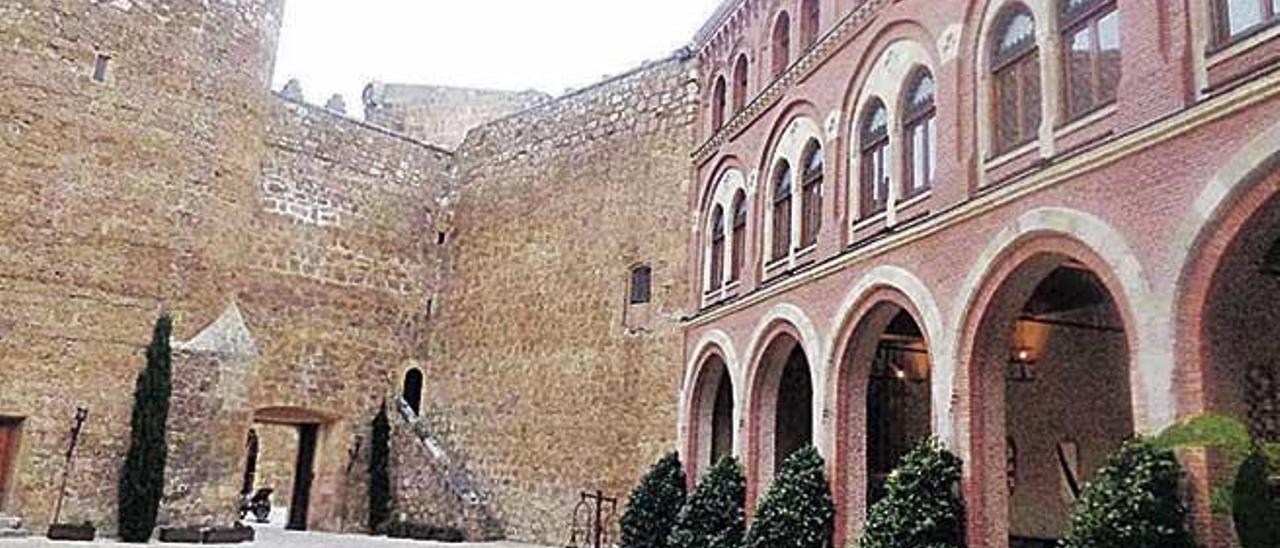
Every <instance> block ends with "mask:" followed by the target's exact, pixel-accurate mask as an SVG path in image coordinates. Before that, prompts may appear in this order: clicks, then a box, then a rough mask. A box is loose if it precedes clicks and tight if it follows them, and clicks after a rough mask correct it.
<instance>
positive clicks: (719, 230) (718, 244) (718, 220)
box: [708, 205, 725, 291]
mask: <svg viewBox="0 0 1280 548" xmlns="http://www.w3.org/2000/svg"><path fill="white" fill-rule="evenodd" d="M724 246H725V241H724V208H723V207H721V206H718V205H717V206H716V209H715V212H714V213H712V214H711V253H710V256H709V257H708V259H709V262H710V263H711V264H710V265H709V267H710V269H711V272H710V282H711V283H710V286H711V290H713V291H714V290H716V289H720V286H722V285H724V251H725V247H724Z"/></svg>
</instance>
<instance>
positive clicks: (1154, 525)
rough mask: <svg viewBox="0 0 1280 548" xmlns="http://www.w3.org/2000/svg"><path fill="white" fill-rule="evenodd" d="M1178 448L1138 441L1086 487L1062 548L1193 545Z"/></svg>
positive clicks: (1174, 547)
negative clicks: (1181, 488)
mask: <svg viewBox="0 0 1280 548" xmlns="http://www.w3.org/2000/svg"><path fill="white" fill-rule="evenodd" d="M1181 478H1182V467H1181V466H1180V465H1179V464H1178V461H1177V459H1175V458H1174V456H1173V452H1171V451H1168V450H1163V449H1157V448H1156V447H1155V446H1153V445H1152V444H1150V443H1148V442H1146V441H1142V440H1135V441H1130V442H1127V443H1125V444H1124V446H1123V447H1121V448H1120V450H1119V451H1118V452H1116V453H1115V454H1114V455H1112V456H1111V457H1110V458H1108V459H1107V464H1106V465H1105V466H1103V468H1102V469H1101V470H1099V471H1098V474H1097V477H1095V478H1094V480H1093V481H1091V482H1090V483H1089V485H1088V486H1086V487H1085V489H1084V493H1082V494H1081V496H1080V500H1079V501H1078V502H1077V503H1076V507H1075V509H1074V510H1073V513H1072V516H1071V528H1070V530H1069V531H1068V532H1067V536H1066V538H1065V539H1063V541H1062V547H1063V548H1194V546H1195V543H1194V541H1192V539H1191V534H1190V532H1189V531H1188V530H1187V526H1186V521H1187V509H1186V507H1185V506H1184V505H1183V504H1182V498H1181V497H1180V496H1179V491H1178V484H1179V481H1180V480H1181Z"/></svg>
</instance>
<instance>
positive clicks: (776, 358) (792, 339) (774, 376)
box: [741, 304, 826, 507]
mask: <svg viewBox="0 0 1280 548" xmlns="http://www.w3.org/2000/svg"><path fill="white" fill-rule="evenodd" d="M751 341H752V343H751V347H750V348H749V349H748V351H747V353H745V354H744V356H747V359H748V360H750V361H749V362H748V366H747V375H746V377H745V379H746V382H745V386H744V388H745V392H746V397H745V399H744V405H743V406H742V407H743V410H744V413H745V415H744V419H745V420H744V422H745V431H744V435H743V436H741V437H742V438H743V441H742V452H741V454H742V455H743V456H744V459H743V460H744V464H745V465H746V470H747V503H748V507H751V506H754V503H755V501H756V499H757V497H758V496H759V495H760V494H761V493H762V492H763V488H764V487H765V486H767V485H768V484H769V483H770V482H771V481H772V479H773V474H774V467H775V466H776V464H777V462H776V461H775V459H774V444H775V441H776V438H775V437H774V434H775V431H774V425H775V416H776V414H777V411H778V396H779V386H780V385H781V383H782V381H783V376H784V373H785V372H786V369H787V368H788V366H789V365H790V364H789V363H788V362H789V361H790V360H789V357H790V356H792V355H793V354H796V353H798V354H799V355H801V356H803V358H804V360H805V366H806V369H807V370H808V377H807V379H805V380H807V381H808V383H807V384H808V386H809V388H810V391H811V392H810V398H811V401H810V402H809V403H810V407H809V409H808V410H807V411H808V413H807V414H808V415H809V417H810V421H811V423H810V428H809V432H810V435H811V439H812V440H813V442H814V443H815V444H816V445H817V446H818V450H819V451H820V452H823V455H824V456H826V453H825V450H824V448H823V447H822V444H820V443H817V441H818V440H822V439H824V438H825V437H826V436H825V434H824V432H825V426H824V424H823V420H822V417H823V416H825V414H826V413H825V412H824V409H823V407H822V405H823V402H825V401H826V397H825V394H824V391H825V390H824V388H825V386H826V382H825V379H824V378H823V375H824V367H822V366H821V365H820V364H819V363H818V362H817V360H818V359H820V357H821V356H823V355H824V354H823V343H822V341H821V339H820V337H819V335H818V331H817V329H816V328H815V327H814V324H813V322H812V321H810V320H809V318H808V317H807V316H806V315H805V313H804V312H803V311H802V310H800V309H799V308H798V307H796V306H794V305H791V304H779V305H777V306H776V307H774V308H773V309H772V310H771V311H770V312H769V313H768V314H766V315H765V316H764V317H763V318H761V320H760V322H759V323H758V324H757V326H756V329H755V332H754V333H753V335H752V337H751ZM766 362H769V363H766Z"/></svg>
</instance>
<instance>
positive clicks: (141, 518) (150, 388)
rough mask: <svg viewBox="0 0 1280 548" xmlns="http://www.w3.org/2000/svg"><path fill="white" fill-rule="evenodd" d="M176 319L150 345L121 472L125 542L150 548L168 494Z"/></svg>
mask: <svg viewBox="0 0 1280 548" xmlns="http://www.w3.org/2000/svg"><path fill="white" fill-rule="evenodd" d="M172 332H173V319H172V318H170V317H169V316H168V315H167V314H166V315H163V316H160V318H159V319H158V320H156V324H155V328H154V329H153V330H152V334H151V344H149V345H147V365H146V367H145V368H144V369H143V370H142V372H141V373H139V374H138V380H137V384H136V385H135V388H134V392H133V417H132V418H131V419H130V425H131V433H130V436H129V452H128V454H127V455H126V456H125V461H124V469H123V470H122V471H121V473H120V488H119V489H120V490H119V493H118V495H117V496H118V498H117V503H118V512H119V522H120V526H119V529H118V531H117V532H118V533H119V535H120V540H122V541H124V542H131V543H145V542H148V541H150V540H151V532H152V531H153V530H154V529H155V528H156V514H157V513H158V512H159V511H160V498H161V496H163V494H164V468H165V463H166V461H168V459H169V449H168V445H167V443H166V441H165V429H166V428H167V423H168V421H169V399H170V397H171V396H172V395H173V365H172V362H173V353H172V351H171V350H170V348H169V337H170V335H171V334H172Z"/></svg>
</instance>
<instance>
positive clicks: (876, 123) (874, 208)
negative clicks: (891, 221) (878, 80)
mask: <svg viewBox="0 0 1280 548" xmlns="http://www.w3.org/2000/svg"><path fill="white" fill-rule="evenodd" d="M859 139H860V141H861V143H862V146H861V147H860V148H861V151H862V162H861V163H862V170H861V171H862V173H861V175H860V178H861V181H860V184H859V189H860V190H859V203H860V205H861V212H862V216H863V217H870V216H872V215H875V214H876V213H879V212H881V211H884V210H885V208H886V207H887V206H888V205H889V113H888V112H887V111H886V110H885V106H884V102H882V101H881V100H880V99H872V100H871V104H870V105H868V107H867V111H866V114H864V115H863V118H862V125H861V129H860V130H859Z"/></svg>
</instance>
